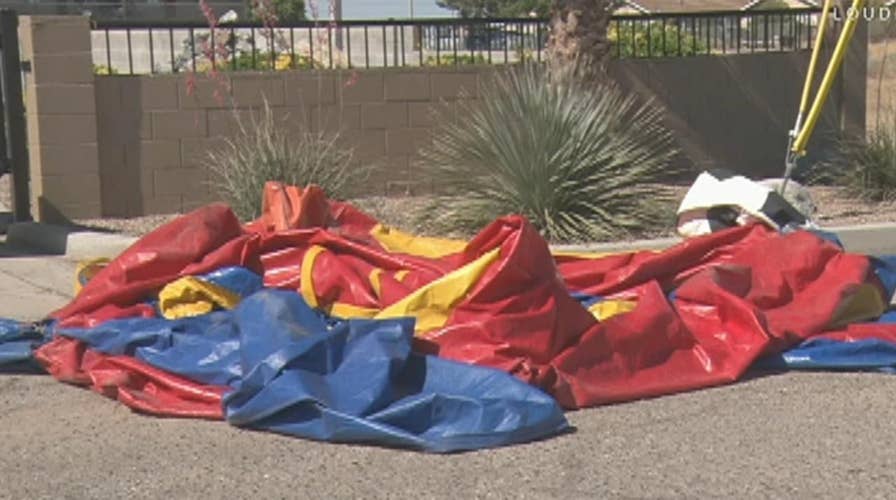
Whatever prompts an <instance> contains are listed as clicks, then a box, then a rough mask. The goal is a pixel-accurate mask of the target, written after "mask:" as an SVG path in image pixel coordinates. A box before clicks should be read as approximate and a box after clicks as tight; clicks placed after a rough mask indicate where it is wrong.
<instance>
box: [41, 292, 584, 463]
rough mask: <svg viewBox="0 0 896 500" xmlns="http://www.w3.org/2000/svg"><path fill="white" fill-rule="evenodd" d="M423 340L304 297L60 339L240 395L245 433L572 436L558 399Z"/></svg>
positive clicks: (236, 412) (360, 438)
mask: <svg viewBox="0 0 896 500" xmlns="http://www.w3.org/2000/svg"><path fill="white" fill-rule="evenodd" d="M413 331H414V323H413V320H412V319H393V320H361V319H359V320H347V321H337V322H332V323H330V324H328V322H327V320H326V318H324V317H322V315H321V314H320V313H319V312H316V311H315V310H313V309H311V308H310V307H309V306H308V305H307V304H306V303H305V301H304V300H303V299H302V297H301V296H300V295H298V294H296V293H295V292H287V291H277V290H263V291H260V292H257V293H255V294H253V295H251V296H250V297H248V298H247V299H246V300H244V301H243V302H242V303H240V305H239V306H238V307H237V308H236V309H234V310H232V311H219V312H215V313H211V314H207V315H203V316H198V317H193V318H184V319H178V320H165V319H159V318H128V319H119V320H111V321H107V322H106V323H104V324H102V325H100V326H98V327H95V328H89V329H68V330H60V331H57V332H56V333H58V334H61V335H65V336H69V337H73V338H76V339H79V340H82V341H83V342H85V343H86V344H87V345H89V346H90V347H91V348H93V349H95V350H97V351H100V352H103V353H106V354H124V355H129V356H134V357H135V358H137V359H140V360H142V361H144V362H146V363H148V364H150V365H153V366H155V367H158V368H161V369H164V370H166V371H169V372H171V373H175V374H178V375H182V376H185V377H187V378H190V379H192V380H195V381H199V382H203V383H208V384H217V385H227V386H229V387H231V388H232V389H233V390H232V391H231V392H230V393H228V394H227V395H226V396H225V398H224V411H225V415H226V418H227V420H228V421H229V422H231V423H233V424H234V425H239V426H245V427H251V428H256V429H263V430H270V431H275V432H280V433H285V434H291V435H296V436H301V437H306V438H311V439H320V440H327V441H341V442H376V443H379V444H386V445H392V446H401V447H409V448H415V449H421V450H427V451H436V452H447V451H458V450H470V449H477V448H484V447H493V446H501V445H507V444H513V443H519V442H525V441H531V440H533V439H538V438H543V437H547V436H550V435H553V434H556V433H557V432H560V431H563V430H564V429H566V428H567V427H568V424H567V421H566V419H565V417H564V415H563V412H562V410H561V409H560V407H559V406H558V405H557V403H556V402H555V401H554V399H553V398H551V397H550V396H548V395H547V394H545V393H543V392H542V391H540V390H539V389H536V388H535V387H532V386H530V385H528V384H525V383H523V382H521V381H519V380H517V379H516V378H514V377H513V376H511V375H509V374H506V373H504V372H501V371H498V370H494V369H490V368H484V367H478V366H473V365H467V364H463V363H458V362H453V361H449V360H444V359H439V358H435V357H432V356H426V355H422V354H417V353H414V352H412V341H413Z"/></svg>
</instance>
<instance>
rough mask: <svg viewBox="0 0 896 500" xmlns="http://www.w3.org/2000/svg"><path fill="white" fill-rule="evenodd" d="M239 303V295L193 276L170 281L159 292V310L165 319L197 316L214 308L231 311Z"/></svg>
mask: <svg viewBox="0 0 896 500" xmlns="http://www.w3.org/2000/svg"><path fill="white" fill-rule="evenodd" d="M239 303H240V296H239V295H237V294H235V293H233V292H231V291H230V290H228V289H226V288H224V287H222V286H218V285H216V284H214V283H209V282H207V281H203V280H201V279H199V278H197V277H195V276H185V277H183V278H179V279H177V280H175V281H172V282H171V283H169V284H167V285H166V286H165V288H163V289H162V291H161V292H159V310H160V311H161V313H162V316H164V317H165V318H167V319H178V318H185V317H189V316H199V315H202V314H207V313H210V312H212V311H213V310H214V309H215V308H216V307H219V308H222V309H233V308H234V307H236V305H237V304H239Z"/></svg>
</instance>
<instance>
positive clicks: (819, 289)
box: [0, 183, 896, 452]
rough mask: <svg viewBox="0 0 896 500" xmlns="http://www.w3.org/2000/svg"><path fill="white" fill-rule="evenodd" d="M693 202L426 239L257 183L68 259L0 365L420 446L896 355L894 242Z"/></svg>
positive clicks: (522, 435)
mask: <svg viewBox="0 0 896 500" xmlns="http://www.w3.org/2000/svg"><path fill="white" fill-rule="evenodd" d="M697 198H699V196H697ZM691 199H692V200H693V199H695V198H694V197H692V198H691ZM759 204H760V205H761V204H762V203H759ZM691 208H693V207H691ZM694 220H695V218H694V217H693V212H692V211H691V213H690V215H689V216H688V219H687V221H685V222H688V221H689V222H690V223H691V225H690V226H688V227H690V229H689V231H690V232H692V233H694V232H696V233H699V235H697V236H693V237H691V238H688V239H686V240H685V241H684V242H682V243H680V244H678V245H676V246H674V247H671V248H669V249H667V250H664V251H659V252H654V251H638V252H631V253H620V254H609V255H598V254H571V253H554V254H552V252H551V250H550V249H549V247H548V244H547V243H546V242H545V241H544V240H543V239H542V238H541V237H540V236H539V234H538V232H537V231H536V230H535V229H534V228H533V227H532V226H530V225H529V223H528V222H527V221H526V220H525V219H523V218H521V217H517V216H509V217H503V218H500V219H498V220H496V221H494V222H493V223H492V224H490V225H489V226H487V227H485V228H484V229H482V231H481V232H480V233H479V234H477V235H476V236H475V237H474V238H473V239H471V240H470V241H456V240H442V239H432V238H422V237H415V236H411V235H408V234H404V233H401V232H399V231H396V230H394V229H390V228H388V227H385V226H383V225H381V224H379V223H378V222H377V221H376V220H374V219H372V218H371V217H369V216H368V215H366V214H364V213H362V212H360V211H359V210H357V209H355V208H354V207H352V206H351V205H349V204H346V203H341V202H336V201H331V200H328V199H327V198H326V196H325V194H324V193H323V192H322V191H321V190H320V189H318V188H316V187H313V186H311V187H307V188H304V189H303V188H299V187H294V186H283V185H279V184H273V183H271V184H268V185H267V187H266V189H265V192H264V213H263V215H262V217H261V218H259V219H258V220H256V221H254V222H251V223H249V224H245V225H243V224H241V223H240V222H239V220H238V219H237V218H236V216H234V214H233V213H232V212H231V211H230V209H229V208H228V207H226V206H224V205H220V204H215V205H210V206H207V207H204V208H201V209H199V210H196V211H194V212H192V213H190V214H187V215H184V216H182V217H180V218H178V219H176V220H174V221H172V222H170V223H168V224H166V225H164V226H162V227H160V228H158V229H157V230H155V231H154V232H153V233H151V234H149V235H147V236H145V237H144V238H142V239H141V240H139V241H138V242H137V243H135V244H134V245H133V246H132V247H131V248H129V249H128V250H127V251H125V252H124V253H122V254H121V255H120V256H118V257H117V258H116V259H114V260H112V261H111V262H109V263H108V264H107V265H105V266H87V267H85V268H84V269H82V270H81V272H80V273H79V282H80V284H81V285H82V286H83V287H82V288H81V289H80V291H79V293H78V294H77V296H76V297H75V298H74V300H73V301H72V302H71V303H69V304H68V305H66V306H65V307H63V308H62V309H60V310H58V311H55V312H53V313H51V314H50V315H49V317H48V318H47V319H46V320H43V321H40V322H38V323H33V324H23V323H18V322H13V321H4V322H2V323H0V364H6V365H7V367H6V368H7V370H8V369H15V368H23V369H26V368H27V367H28V366H29V365H30V366H38V367H40V368H42V369H43V370H46V371H47V372H49V373H50V374H51V375H53V376H54V377H56V378H57V379H59V380H60V381H63V382H68V383H71V384H76V385H81V386H85V387H89V388H91V389H93V390H94V391H96V392H98V393H100V394H103V395H105V396H107V397H111V398H115V399H117V400H118V401H120V402H121V403H123V404H125V405H127V406H129V407H131V408H133V409H134V410H136V411H138V412H142V413H146V414H151V415H164V416H173V417H190V418H206V419H222V420H227V421H228V422H229V423H231V424H233V425H236V426H240V427H246V428H251V429H259V430H268V431H273V432H278V433H284V434H290V435H294V436H299V437H303V438H310V439H317V440H326V441H338V442H354V443H376V444H381V445H387V446H397V447H405V448H411V449H417V450H424V451H430V452H450V451H459V450H473V449H479V448H486V447H493V446H502V445H509V444H514V443H520V442H524V441H530V440H535V439H543V438H547V437H550V436H553V435H556V434H558V433H561V432H563V431H564V430H566V429H567V428H568V424H567V421H566V419H565V417H564V414H563V411H564V410H573V409H578V408H588V407H594V406H599V405H605V404H611V403H622V402H625V401H632V400H635V399H639V398H648V397H655V396H663V395H668V394H674V393H677V392H681V391H689V390H694V389H700V388H703V387H711V386H716V385H720V384H729V383H733V382H736V381H737V380H738V379H740V378H741V377H742V376H743V375H744V373H745V372H746V371H747V370H748V369H751V367H752V368H755V369H772V370H782V369H837V370H844V369H850V370H879V371H889V370H892V369H893V368H896V312H887V309H888V307H889V304H890V302H891V299H892V297H893V293H894V288H896V259H892V258H873V257H869V256H865V255H855V254H850V253H846V252H845V251H844V250H843V249H842V248H841V247H840V245H839V244H838V242H837V241H836V239H835V238H831V237H830V236H829V235H826V234H824V233H819V232H815V231H812V230H803V229H794V227H793V226H790V225H788V226H787V227H786V228H784V227H777V229H776V228H774V227H772V226H771V225H770V224H767V223H764V222H763V221H764V219H763V218H762V217H752V218H741V219H739V220H737V221H736V222H732V223H731V224H728V225H723V227H722V226H719V225H718V224H713V227H712V228H711V230H707V231H703V232H701V231H696V230H695V229H694V228H695V226H694V224H695V223H694ZM732 220H734V219H732ZM696 224H698V225H699V224H700V223H699V222H697V223H696ZM729 226H730V227H729ZM706 227H709V225H708V224H707V225H706ZM704 233H705V234H704Z"/></svg>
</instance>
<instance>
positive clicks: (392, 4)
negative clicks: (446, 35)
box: [305, 0, 452, 19]
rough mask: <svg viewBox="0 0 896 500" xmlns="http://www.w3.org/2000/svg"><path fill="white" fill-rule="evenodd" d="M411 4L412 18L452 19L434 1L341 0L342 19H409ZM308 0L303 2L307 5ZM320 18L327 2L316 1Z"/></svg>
mask: <svg viewBox="0 0 896 500" xmlns="http://www.w3.org/2000/svg"><path fill="white" fill-rule="evenodd" d="M412 2H413V6H414V17H452V11H450V10H445V9H441V8H439V7H438V6H437V5H436V0H342V17H343V19H388V18H390V17H394V18H396V19H399V18H408V17H410V6H411V5H410V4H411V3H412ZM308 3H309V0H305V4H306V5H307V4H308ZM318 5H319V6H320V7H319V9H320V17H322V18H325V17H327V12H328V11H329V4H328V3H327V0H318Z"/></svg>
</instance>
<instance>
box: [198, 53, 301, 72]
mask: <svg viewBox="0 0 896 500" xmlns="http://www.w3.org/2000/svg"><path fill="white" fill-rule="evenodd" d="M271 57H272V54H271V53H270V52H256V53H255V57H254V59H253V57H252V52H251V51H250V52H238V53H237V54H236V56H234V57H230V58H227V59H226V60H218V61H216V62H215V68H217V70H218V71H268V70H271V69H272V68H273V69H274V70H277V71H285V70H290V69H313V68H317V67H318V66H319V65H318V64H316V63H315V62H314V60H313V59H312V58H311V57H310V56H307V55H304V54H296V55H295V56H293V55H291V54H289V53H283V54H276V55H273V61H272V60H271ZM271 62H273V65H272V64H271ZM210 68H211V61H206V62H205V65H204V66H203V67H202V68H200V67H198V66H197V70H200V69H202V70H207V69H210Z"/></svg>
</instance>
